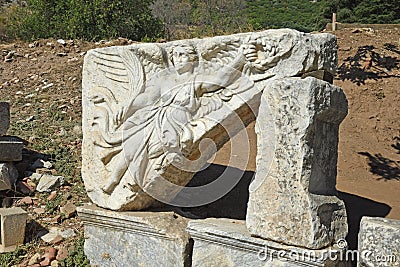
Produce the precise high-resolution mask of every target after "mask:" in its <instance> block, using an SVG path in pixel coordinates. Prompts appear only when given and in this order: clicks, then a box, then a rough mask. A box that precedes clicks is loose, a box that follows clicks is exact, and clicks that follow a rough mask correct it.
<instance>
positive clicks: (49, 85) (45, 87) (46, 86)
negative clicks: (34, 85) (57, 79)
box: [42, 83, 54, 89]
mask: <svg viewBox="0 0 400 267" xmlns="http://www.w3.org/2000/svg"><path fill="white" fill-rule="evenodd" d="M53 86H54V84H53V83H49V84H46V85H44V86H42V89H47V88H50V87H53Z"/></svg>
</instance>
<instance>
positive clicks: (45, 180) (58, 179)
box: [36, 174, 64, 192]
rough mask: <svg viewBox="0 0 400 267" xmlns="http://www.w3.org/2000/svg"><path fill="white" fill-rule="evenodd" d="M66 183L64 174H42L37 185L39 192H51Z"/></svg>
mask: <svg viewBox="0 0 400 267" xmlns="http://www.w3.org/2000/svg"><path fill="white" fill-rule="evenodd" d="M63 184H64V177H63V176H54V175H50V174H42V176H41V178H40V180H39V183H38V185H37V187H36V191H38V192H51V191H52V190H54V189H57V188H58V187H60V186H61V185H63Z"/></svg>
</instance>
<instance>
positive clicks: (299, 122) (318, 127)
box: [246, 77, 347, 249]
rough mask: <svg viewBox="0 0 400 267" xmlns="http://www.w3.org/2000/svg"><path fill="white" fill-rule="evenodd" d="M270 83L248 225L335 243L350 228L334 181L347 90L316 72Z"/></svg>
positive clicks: (298, 240)
mask: <svg viewBox="0 0 400 267" xmlns="http://www.w3.org/2000/svg"><path fill="white" fill-rule="evenodd" d="M264 86H265V89H264V93H263V95H262V98H261V105H260V109H259V114H258V117H257V121H256V133H257V146H258V147H257V161H256V164H257V169H256V175H255V179H254V181H253V182H252V184H251V185H250V197H249V202H248V210H247V218H246V223H247V227H248V229H249V231H250V233H251V234H252V235H254V236H259V237H262V238H266V239H269V240H274V241H276V242H281V243H284V244H288V245H294V246H299V247H306V248H310V249H320V248H323V247H326V246H329V245H330V244H333V243H335V241H337V240H339V239H342V238H345V237H346V235H347V219H346V210H345V206H344V203H343V202H342V201H341V200H340V199H338V198H337V197H336V194H337V192H336V188H335V186H336V164H337V146H338V129H339V123H340V122H341V121H342V120H343V119H344V117H345V116H346V114H347V100H346V97H345V95H344V93H343V91H342V90H341V89H340V88H339V87H336V86H333V85H331V84H329V83H327V82H323V81H321V80H317V79H315V78H311V77H308V78H305V79H300V78H286V79H277V80H273V81H269V82H266V83H265V85H264ZM273 133H274V134H273ZM268 159H269V161H268Z"/></svg>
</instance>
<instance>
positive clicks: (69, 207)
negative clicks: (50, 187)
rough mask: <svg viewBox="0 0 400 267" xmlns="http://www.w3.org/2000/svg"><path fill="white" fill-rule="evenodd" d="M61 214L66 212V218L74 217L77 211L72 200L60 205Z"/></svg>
mask: <svg viewBox="0 0 400 267" xmlns="http://www.w3.org/2000/svg"><path fill="white" fill-rule="evenodd" d="M60 212H61V214H64V216H65V218H66V219H69V218H71V217H73V216H74V215H75V213H76V206H75V205H74V204H73V203H72V202H68V203H67V204H65V206H62V207H60Z"/></svg>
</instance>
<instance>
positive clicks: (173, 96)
mask: <svg viewBox="0 0 400 267" xmlns="http://www.w3.org/2000/svg"><path fill="white" fill-rule="evenodd" d="M336 65H337V53H336V39H335V37H334V36H332V35H329V34H317V35H311V34H304V33H300V32H297V31H294V30H288V29H284V30H268V31H264V32H257V33H243V34H236V35H231V36H220V37H213V38H206V39H201V40H199V39H193V40H182V41H175V42H170V43H164V44H134V45H131V46H125V47H109V48H102V49H96V50H91V51H89V52H88V54H87V55H86V57H85V62H84V68H83V83H82V88H83V96H82V97H83V98H82V104H83V144H82V158H83V160H82V177H83V179H84V182H85V187H86V190H87V192H88V195H89V197H90V198H91V199H92V201H93V202H94V203H96V204H97V205H99V206H101V207H105V208H108V209H114V210H140V209H143V208H146V207H149V206H151V205H152V204H153V203H154V202H155V201H154V198H156V199H158V200H160V201H162V202H168V203H171V201H175V202H173V203H172V204H174V205H178V206H185V205H186V206H191V205H192V206H195V205H201V204H206V203H207V201H208V202H211V201H212V200H213V199H211V200H209V199H206V200H204V199H202V198H201V197H203V196H208V195H212V194H211V192H210V191H208V193H207V192H205V191H204V192H203V191H199V192H197V191H196V192H193V190H197V189H196V188H195V189H193V190H192V191H191V190H189V189H186V188H185V189H184V190H187V192H186V191H185V192H183V194H181V196H183V197H182V199H180V200H176V199H174V197H175V196H176V194H177V193H178V192H180V191H181V192H182V188H181V187H180V186H184V185H186V184H187V183H188V181H189V180H190V179H191V177H192V176H193V174H194V173H195V172H197V171H198V170H199V169H200V167H202V166H203V165H204V163H206V161H207V160H208V159H209V158H210V157H211V156H212V155H213V153H214V152H215V150H216V149H219V148H220V147H221V146H222V145H223V144H224V143H225V142H226V141H227V140H228V139H229V138H230V137H232V136H233V135H235V134H236V133H237V132H238V131H240V130H241V129H243V128H244V127H245V126H246V125H247V124H248V123H249V122H250V121H251V120H254V114H253V113H256V112H257V106H258V104H259V101H260V94H261V92H262V91H263V90H265V88H266V87H265V84H264V83H265V81H267V80H269V79H280V78H284V77H292V76H307V75H308V74H311V73H319V72H318V70H320V71H325V72H326V73H330V74H331V75H333V74H334V72H335V69H336ZM311 75H312V74H311ZM206 138H210V139H211V140H212V141H213V142H214V145H210V144H207V145H204V146H200V148H199V144H200V141H202V140H204V139H206ZM233 147H234V146H233ZM244 164H245V163H244ZM231 180H232V179H231ZM228 183H229V181H228ZM230 183H232V185H231V187H227V188H224V190H221V192H216V193H217V194H216V196H215V197H214V199H216V198H218V197H220V196H222V195H223V194H224V193H225V192H226V191H229V189H230V188H232V187H233V186H234V184H235V181H233V182H230ZM220 184H221V186H222V185H224V184H226V182H223V183H220ZM217 187H218V186H214V188H217ZM217 191H218V190H217ZM218 194H219V195H218ZM199 196H200V197H199ZM201 201H203V203H201Z"/></svg>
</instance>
